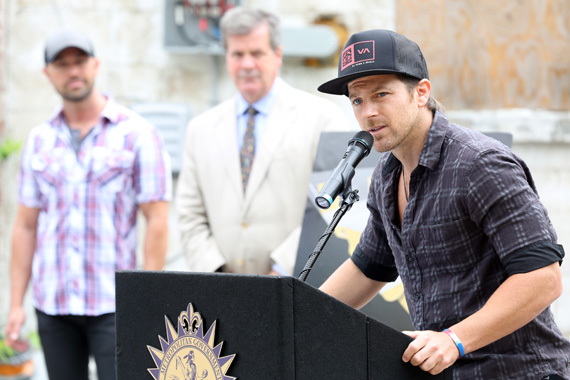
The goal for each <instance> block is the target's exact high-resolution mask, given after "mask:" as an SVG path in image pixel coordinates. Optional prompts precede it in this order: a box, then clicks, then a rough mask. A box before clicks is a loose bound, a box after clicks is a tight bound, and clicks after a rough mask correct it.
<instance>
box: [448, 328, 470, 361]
mask: <svg viewBox="0 0 570 380" xmlns="http://www.w3.org/2000/svg"><path fill="white" fill-rule="evenodd" d="M443 332H444V333H446V334H447V335H449V337H450V338H451V339H453V342H454V343H455V345H456V346H457V349H458V350H459V357H460V358H462V357H464V356H465V349H464V348H463V343H461V341H460V340H459V338H458V337H457V335H455V333H454V332H453V331H451V330H450V329H445V330H443Z"/></svg>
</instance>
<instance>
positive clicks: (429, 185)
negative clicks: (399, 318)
mask: <svg viewBox="0 0 570 380" xmlns="http://www.w3.org/2000/svg"><path fill="white" fill-rule="evenodd" d="M400 172H401V164H400V162H399V161H398V160H397V159H396V158H395V157H394V156H393V155H392V154H391V153H386V154H384V155H382V157H381V159H380V161H379V163H378V165H377V167H376V169H375V171H374V174H373V177H372V183H371V185H370V193H369V198H368V208H369V210H370V212H371V215H370V219H369V221H368V225H367V226H366V228H365V230H364V232H363V234H362V236H361V239H360V243H359V245H358V247H357V248H356V250H355V252H354V254H353V256H352V259H353V261H354V263H355V264H356V265H357V266H358V267H359V268H360V269H361V270H362V272H363V273H364V274H365V275H366V276H368V277H370V278H372V279H375V280H378V281H394V280H395V279H396V278H397V277H398V275H399V276H400V277H401V279H402V282H403V284H404V289H405V294H406V300H407V302H408V307H409V310H410V316H411V318H412V321H413V323H414V326H415V328H416V329H418V330H435V331H441V330H443V329H445V328H447V327H449V326H451V325H453V324H455V323H457V322H459V321H461V320H463V319H465V318H466V317H468V316H470V315H471V314H473V313H474V312H476V311H477V310H479V309H480V308H481V307H483V305H484V304H485V303H486V302H487V300H488V299H489V297H490V296H491V295H492V294H493V292H494V291H495V290H496V289H497V288H498V287H499V286H500V285H501V283H503V281H505V279H506V278H507V277H509V276H510V275H513V274H516V273H525V272H529V271H532V270H534V269H538V268H542V267H544V266H547V265H549V264H552V263H554V262H557V261H561V259H562V258H563V257H564V250H563V248H562V246H560V245H558V244H556V233H555V231H554V229H553V227H552V225H551V223H550V220H549V219H548V215H547V212H546V209H545V208H544V206H543V205H542V204H541V203H540V201H539V199H538V195H537V191H536V188H535V185H534V182H533V179H532V177H531V175H530V172H529V170H528V168H527V166H526V164H525V163H524V162H523V161H522V160H521V159H520V158H519V157H517V156H516V155H515V154H513V153H512V151H511V150H510V149H509V148H508V147H506V146H505V145H503V144H502V143H500V142H498V141H496V140H494V139H492V138H489V137H486V136H484V135H482V134H480V133H477V132H474V131H471V130H468V129H466V128H463V127H461V126H458V125H455V124H451V123H449V122H448V120H447V118H446V117H445V116H444V115H443V114H441V113H438V112H436V114H435V118H434V122H433V124H432V126H431V128H430V131H429V133H428V136H427V140H426V142H425V145H424V147H423V150H422V153H421V155H420V160H419V165H418V167H417V168H416V169H415V170H414V171H413V173H412V175H411V180H410V189H409V191H410V198H409V202H408V205H407V207H406V210H405V212H404V217H403V222H402V226H401V228H400V221H399V214H398V209H397V202H396V199H397V189H398V180H399V176H400ZM453 368H454V370H453V373H454V378H455V379H456V380H459V379H465V380H477V379H481V380H489V379H505V380H507V379H509V380H511V379H517V380H520V379H529V380H530V379H540V378H541V377H542V376H544V375H548V374H551V373H557V374H559V375H562V376H563V377H565V378H567V379H570V342H569V341H568V340H566V339H564V338H563V337H562V335H561V333H560V331H559V329H558V327H557V326H556V324H555V322H554V319H553V316H552V313H551V312H550V308H548V309H546V310H545V311H544V312H542V313H541V314H540V315H539V316H538V317H537V318H536V319H534V320H533V321H532V322H531V323H529V324H527V325H526V326H524V327H522V328H520V329H519V330H517V331H515V332H514V333H512V334H511V335H508V336H506V337H504V338H502V339H500V340H498V341H497V342H494V343H492V344H490V345H488V346H486V347H484V348H481V349H479V350H477V351H475V352H472V353H470V354H467V355H466V356H465V357H464V358H462V359H460V360H459V361H458V362H457V363H456V364H455V365H454V367H453Z"/></svg>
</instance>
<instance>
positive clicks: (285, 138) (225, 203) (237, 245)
mask: <svg viewBox="0 0 570 380" xmlns="http://www.w3.org/2000/svg"><path fill="white" fill-rule="evenodd" d="M279 84H280V86H279V88H278V94H277V96H276V99H275V103H274V105H273V107H272V110H271V112H270V115H269V117H268V119H267V124H266V126H265V130H264V132H263V135H262V137H261V141H259V142H258V146H257V152H256V156H255V159H254V161H253V167H252V169H251V174H250V178H249V183H248V186H247V189H246V193H245V195H244V193H243V189H242V183H241V170H240V161H239V152H238V142H237V127H236V123H237V120H236V99H235V98H232V99H230V100H228V101H225V102H223V103H221V104H219V105H218V106H216V107H214V108H212V109H210V110H209V111H206V112H205V113H203V114H201V115H199V116H197V117H196V118H194V119H192V120H191V121H190V123H189V125H188V129H187V134H186V145H185V151H184V161H183V167H182V170H181V172H180V176H179V179H178V188H177V194H176V207H177V211H178V217H179V229H180V233H181V239H182V247H183V249H184V253H185V255H186V258H187V262H188V265H189V269H190V270H191V271H197V272H213V271H215V270H216V269H217V268H219V267H221V266H222V265H225V270H226V271H229V272H234V273H259V274H266V273H268V272H269V271H270V269H271V266H272V263H273V262H276V263H278V264H280V265H281V266H282V267H283V268H284V269H285V270H287V271H289V273H292V271H293V267H294V265H295V257H296V254H297V247H298V243H299V236H300V225H301V222H302V218H303V215H304V210H305V204H306V196H307V189H308V183H309V179H310V175H311V172H312V168H313V161H314V158H315V154H316V149H317V145H318V141H319V137H320V133H321V131H324V130H337V131H339V130H347V129H349V128H350V127H349V124H348V122H347V120H346V118H345V117H344V115H343V113H342V111H341V110H340V108H339V107H338V106H336V105H334V104H333V103H332V102H330V101H328V100H325V99H323V98H320V97H318V96H315V95H311V94H308V93H306V92H303V91H300V90H297V89H294V88H293V87H291V86H289V85H287V84H286V83H285V82H283V81H280V83H279ZM315 244H316V242H315Z"/></svg>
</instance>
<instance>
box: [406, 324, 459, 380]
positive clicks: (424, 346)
mask: <svg viewBox="0 0 570 380" xmlns="http://www.w3.org/2000/svg"><path fill="white" fill-rule="evenodd" d="M403 333H404V334H406V335H408V336H410V337H412V338H413V339H414V340H413V341H412V342H411V343H410V344H409V345H408V348H407V349H406V351H404V355H403V356H402V360H403V361H404V362H406V363H407V362H410V363H411V364H412V365H414V366H416V367H417V366H419V367H420V368H421V369H422V370H424V371H426V372H429V373H431V374H432V375H437V374H439V373H441V372H442V371H443V370H444V369H446V368H448V367H450V366H451V365H453V363H455V361H456V360H457V359H459V351H458V349H457V346H456V345H455V343H454V342H453V340H452V339H450V338H449V336H448V335H447V334H446V333H445V332H436V331H403Z"/></svg>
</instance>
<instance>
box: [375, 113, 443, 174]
mask: <svg viewBox="0 0 570 380" xmlns="http://www.w3.org/2000/svg"><path fill="white" fill-rule="evenodd" d="M448 125H449V120H448V119H447V117H446V116H445V115H444V114H443V113H441V112H439V111H436V112H435V114H434V117H433V121H432V123H431V126H430V128H429V131H428V134H427V137H426V141H425V143H424V147H423V148H422V152H421V154H420V160H419V163H418V165H421V166H425V167H427V168H429V169H434V168H435V167H436V166H437V164H438V163H439V159H440V157H441V150H442V147H443V142H444V140H445V134H446V133H447V126H448ZM399 165H400V161H399V160H398V159H397V158H396V157H395V156H394V155H393V154H392V153H390V156H389V157H388V159H387V161H386V164H385V165H384V169H383V170H382V176H383V177H386V176H387V175H388V174H389V173H390V172H392V171H393V170H394V169H395V168H396V167H398V166H399Z"/></svg>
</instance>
